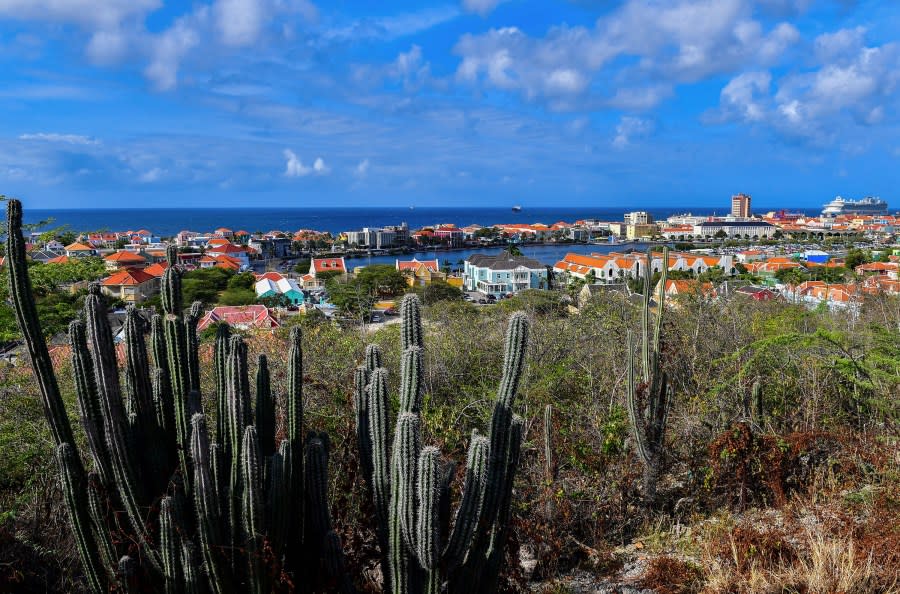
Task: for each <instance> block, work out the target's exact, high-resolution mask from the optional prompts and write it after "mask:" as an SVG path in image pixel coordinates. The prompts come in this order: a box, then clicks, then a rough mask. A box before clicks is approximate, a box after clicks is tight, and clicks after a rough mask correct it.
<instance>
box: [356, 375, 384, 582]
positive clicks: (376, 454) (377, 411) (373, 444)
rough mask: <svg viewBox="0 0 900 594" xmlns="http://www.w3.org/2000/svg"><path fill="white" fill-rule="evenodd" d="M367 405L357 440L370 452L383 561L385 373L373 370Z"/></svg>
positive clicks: (370, 479)
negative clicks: (364, 431) (362, 428)
mask: <svg viewBox="0 0 900 594" xmlns="http://www.w3.org/2000/svg"><path fill="white" fill-rule="evenodd" d="M364 398H365V400H366V402H367V404H366V406H365V410H366V417H365V427H364V428H365V430H367V431H368V434H367V435H363V436H361V438H360V443H361V444H363V445H362V446H361V447H362V448H369V452H368V454H366V455H365V459H368V464H369V465H370V467H371V471H370V472H371V474H370V476H369V477H368V480H369V483H370V485H371V487H372V502H373V504H374V507H375V519H376V522H377V534H378V545H379V546H380V547H381V552H382V559H384V558H385V557H386V556H387V554H388V550H389V546H390V545H389V528H388V522H389V511H388V510H389V507H390V502H391V460H390V450H389V440H390V433H389V432H390V408H389V407H390V402H389V400H388V386H387V370H386V369H384V368H379V369H375V370H374V371H373V373H372V375H371V381H370V383H369V387H368V389H367V390H366V393H365V394H364ZM386 565H387V564H386V563H384V561H382V572H383V574H384V576H385V580H386V581H387V582H388V583H387V584H386V586H385V591H387V592H390V584H389V581H390V571H389V568H388V567H387V566H386Z"/></svg>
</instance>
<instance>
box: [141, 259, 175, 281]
mask: <svg viewBox="0 0 900 594" xmlns="http://www.w3.org/2000/svg"><path fill="white" fill-rule="evenodd" d="M168 267H169V263H168V262H156V263H155V264H151V265H150V266H148V267H146V268H144V272H146V273H147V274H149V275H150V276H155V277H157V278H160V277H161V276H162V275H163V272H165V271H166V268H168Z"/></svg>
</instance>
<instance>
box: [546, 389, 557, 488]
mask: <svg viewBox="0 0 900 594" xmlns="http://www.w3.org/2000/svg"><path fill="white" fill-rule="evenodd" d="M554 475H555V473H554V470H553V405H552V404H548V405H547V406H545V407H544V478H546V479H547V482H548V483H550V482H552V481H553V479H554V478H555V476H554Z"/></svg>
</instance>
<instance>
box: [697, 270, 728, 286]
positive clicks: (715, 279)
mask: <svg viewBox="0 0 900 594" xmlns="http://www.w3.org/2000/svg"><path fill="white" fill-rule="evenodd" d="M725 277H726V274H725V270H724V269H723V268H722V267H721V266H712V267H710V268H708V269H706V270H705V271H704V272H703V273H701V274H700V275H698V276H697V280H699V281H700V282H702V283H704V282H709V283H712V284H713V285H720V284H722V283H723V282H725Z"/></svg>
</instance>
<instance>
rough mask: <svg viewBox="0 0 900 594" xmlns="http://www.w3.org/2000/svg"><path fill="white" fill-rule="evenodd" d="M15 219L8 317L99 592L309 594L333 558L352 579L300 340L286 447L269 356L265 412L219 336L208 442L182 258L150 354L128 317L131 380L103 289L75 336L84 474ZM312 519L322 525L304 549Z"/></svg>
mask: <svg viewBox="0 0 900 594" xmlns="http://www.w3.org/2000/svg"><path fill="white" fill-rule="evenodd" d="M8 223H9V224H8V233H9V239H8V243H7V269H8V271H9V279H10V289H11V297H12V302H13V309H14V311H15V314H16V318H17V321H18V322H19V327H20V328H21V329H22V333H23V335H24V337H25V344H26V346H27V348H28V352H29V355H30V358H31V362H32V367H33V369H34V373H35V377H36V379H37V383H38V385H39V387H40V391H41V396H42V399H43V403H44V412H45V416H46V418H47V421H48V423H49V425H50V429H51V434H52V436H53V440H54V443H55V446H56V457H57V462H58V464H59V468H60V476H61V482H62V492H63V494H64V497H65V502H66V507H67V508H68V512H69V517H70V520H71V523H72V528H73V532H74V534H75V541H76V543H77V547H78V551H79V553H80V556H81V560H82V564H83V566H84V573H85V577H86V579H87V584H88V586H89V588H90V589H91V590H92V591H93V592H98V593H100V592H107V591H109V590H110V589H114V588H115V589H119V590H123V591H126V592H133V591H140V592H166V593H167V594H172V593H177V594H195V593H196V594H201V593H204V592H212V593H213V594H232V593H237V592H245V591H251V592H269V591H271V590H272V589H273V588H275V587H277V586H278V584H276V583H275V582H274V580H276V579H282V578H281V576H283V577H284V579H285V581H286V583H288V582H289V583H292V584H294V586H296V587H297V588H298V589H299V590H301V591H321V590H322V588H323V587H327V586H323V584H321V583H319V582H320V579H321V578H320V576H319V573H320V572H319V571H318V569H319V568H320V566H322V565H323V563H324V566H325V567H326V568H330V569H333V570H337V569H338V568H343V567H344V560H343V553H342V551H341V550H340V539H338V538H337V535H336V534H334V532H333V531H332V530H331V520H330V516H329V515H328V509H327V497H328V495H327V489H326V487H327V480H326V472H327V470H326V469H327V462H328V455H327V448H328V446H327V443H328V442H327V437H326V436H324V435H318V436H316V438H315V439H311V440H310V441H309V442H308V444H306V443H304V441H302V435H303V427H302V425H303V416H302V410H303V409H302V406H303V405H302V396H303V393H302V384H303V374H302V366H301V365H302V351H301V348H300V347H301V344H300V343H301V338H302V337H301V336H300V334H299V332H295V333H293V334H292V335H291V360H290V369H289V372H290V382H289V383H290V389H289V392H288V395H287V397H288V401H287V404H288V407H287V408H288V415H287V416H288V425H289V434H288V438H287V439H285V440H284V441H282V442H281V443H280V444H276V443H275V425H276V422H275V411H276V410H277V408H276V402H275V398H274V396H272V391H271V386H270V385H269V384H270V378H269V373H268V364H267V360H266V359H265V358H261V359H260V362H259V366H258V372H257V376H256V394H255V401H256V407H255V408H256V410H255V411H254V410H252V405H253V400H254V398H253V396H254V395H253V394H252V389H251V385H250V380H249V376H248V370H247V348H246V345H245V344H244V342H243V340H242V339H241V338H240V337H238V336H235V337H229V336H228V331H227V327H226V328H224V329H220V330H219V333H218V335H217V340H216V353H215V379H216V393H215V409H216V410H215V413H216V426H215V427H216V431H215V438H216V439H217V440H218V441H217V442H211V436H210V433H209V432H208V430H207V417H206V415H205V414H204V412H203V404H202V398H201V395H200V369H199V361H200V359H199V356H198V348H199V340H198V336H197V322H198V320H199V317H200V308H199V305H198V304H194V305H192V306H191V307H190V308H189V309H188V311H186V312H185V311H184V307H183V301H182V296H181V271H180V269H179V267H178V265H177V258H176V254H175V252H174V249H173V248H170V250H169V253H168V257H169V267H168V269H167V270H166V272H165V274H164V275H163V281H162V304H163V314H162V315H155V316H153V317H152V319H151V321H150V338H149V340H150V348H149V349H148V347H147V343H146V337H145V331H144V327H145V323H144V321H143V320H142V318H140V316H139V315H138V314H137V312H136V311H135V310H133V309H131V310H129V311H128V314H127V318H126V323H125V358H124V366H123V367H122V369H121V370H120V368H119V365H118V361H117V357H116V348H115V346H114V344H113V337H112V332H111V330H110V326H109V322H108V320H107V310H106V306H105V303H104V298H103V296H102V295H101V294H100V289H99V286H96V285H95V286H92V287H91V288H90V291H89V294H88V296H87V297H86V299H85V312H84V320H83V321H82V320H77V321H74V322H72V324H71V325H70V327H69V341H70V345H71V351H72V370H73V375H74V379H75V391H76V394H77V397H78V402H79V405H80V408H81V418H82V423H83V425H84V429H85V434H86V436H87V440H86V441H87V446H88V449H89V453H90V460H91V466H92V467H93V469H94V471H93V472H86V470H85V467H84V463H83V462H82V458H81V455H80V454H79V452H78V451H77V449H76V446H75V443H76V442H75V439H74V437H73V434H72V429H71V425H70V422H69V418H68V416H67V415H66V411H65V407H64V406H63V400H62V397H61V395H60V391H59V386H58V382H57V379H56V375H55V373H54V370H53V366H52V361H51V359H50V356H49V353H48V351H47V345H46V341H45V339H44V335H43V333H42V332H41V328H40V324H39V321H38V316H37V310H36V308H35V303H34V297H33V294H32V290H31V282H30V278H29V276H28V263H27V260H26V255H25V242H24V239H23V237H22V206H21V203H20V202H19V201H18V200H10V201H9V202H8ZM151 355H152V356H151ZM120 374H121V375H123V376H124V382H123V381H120ZM123 386H124V388H123ZM276 445H277V449H276ZM304 447H305V448H306V457H307V458H308V459H309V460H311V461H312V464H311V470H312V471H314V476H315V480H310V475H309V474H308V475H307V480H308V481H309V484H308V485H304V481H303V480H302V474H300V472H302V470H300V471H298V470H297V469H302V468H303V465H302V462H301V460H302V459H303V457H304ZM304 502H308V503H306V504H305V505H304ZM304 515H309V516H310V518H311V519H313V520H314V521H312V525H314V526H316V527H317V532H316V534H314V535H313V536H312V538H311V539H306V540H304V531H303V530H302V526H303V525H304V519H305V518H304ZM119 518H121V519H122V521H120V520H119ZM112 524H115V525H116V526H117V528H118V529H119V530H124V531H125V532H127V534H126V535H125V538H117V539H116V540H115V541H114V540H113V539H112V538H111V534H110V525H112ZM264 553H265V554H264ZM201 567H202V569H201ZM333 579H336V580H338V581H337V583H338V584H339V586H340V588H341V591H342V592H351V591H352V582H351V581H350V580H349V578H348V577H347V576H346V575H344V576H342V578H341V579H338V576H333Z"/></svg>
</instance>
